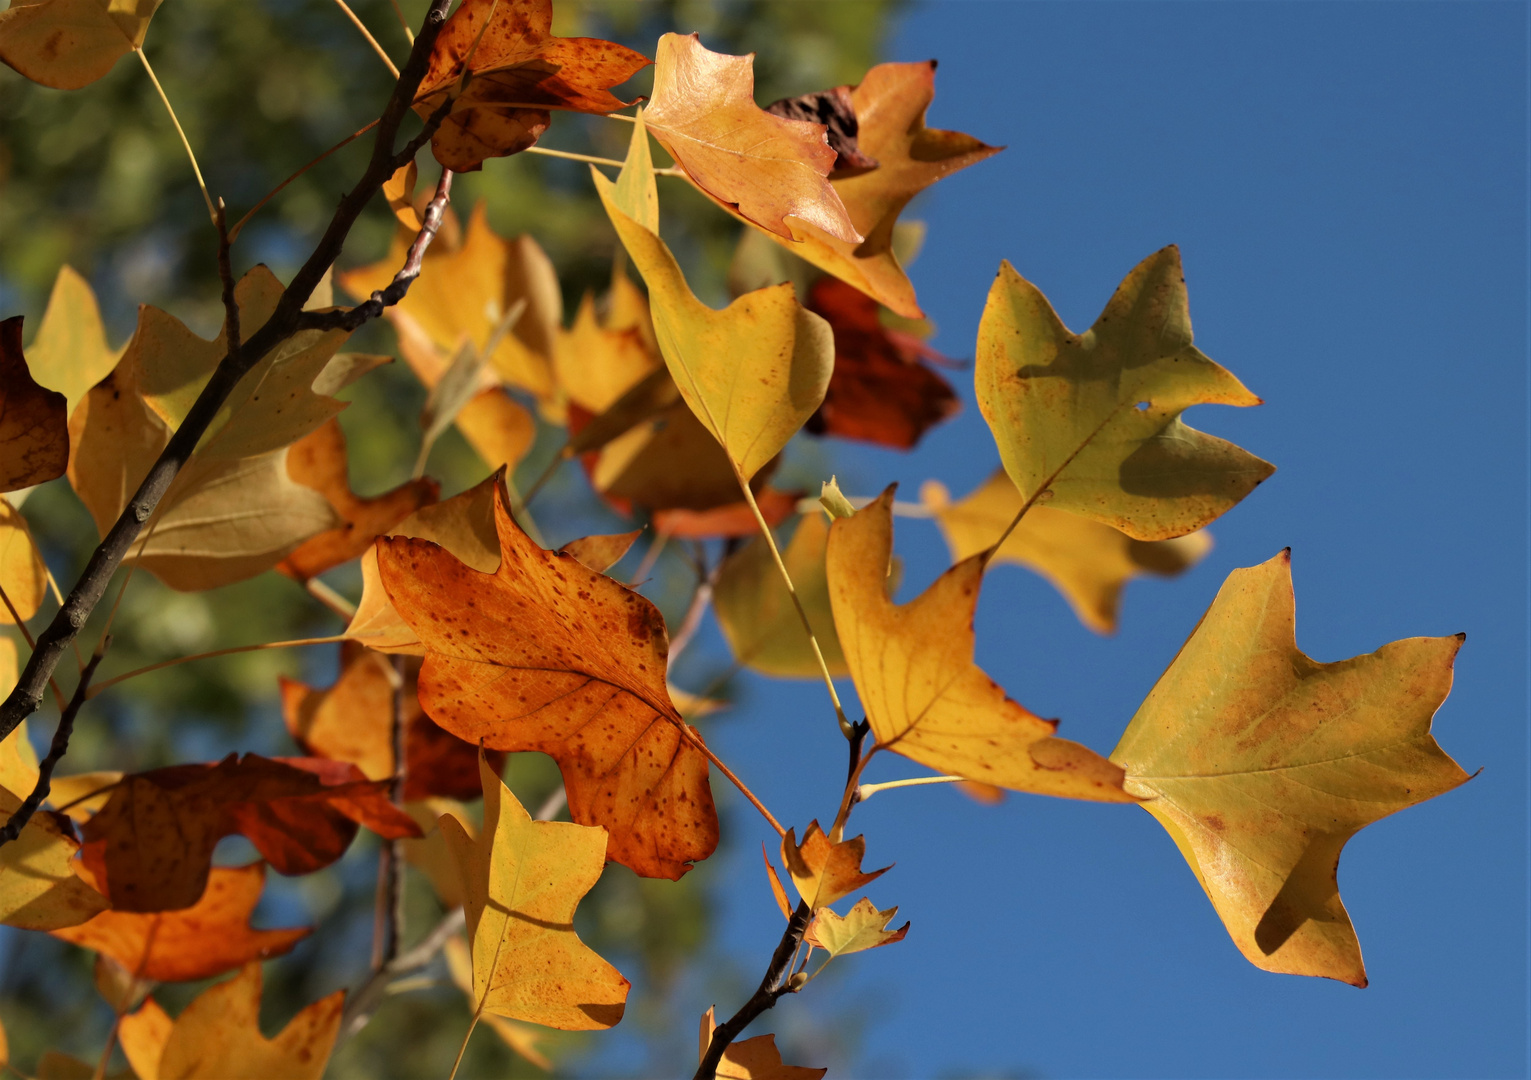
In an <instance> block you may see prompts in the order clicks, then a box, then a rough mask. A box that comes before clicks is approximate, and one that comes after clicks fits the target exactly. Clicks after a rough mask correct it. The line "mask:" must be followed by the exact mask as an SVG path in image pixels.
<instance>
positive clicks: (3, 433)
mask: <svg viewBox="0 0 1531 1080" xmlns="http://www.w3.org/2000/svg"><path fill="white" fill-rule="evenodd" d="M7 14H8V13H7ZM21 323H22V318H21V316H20V315H17V316H16V317H14V318H11V319H5V320H4V321H0V491H15V490H16V489H17V488H25V487H31V486H32V485H33V484H41V483H43V482H44V481H46V480H52V479H53V478H54V477H55V476H63V475H64V469H65V468H66V467H67V466H68V465H69V414H68V411H67V409H66V407H65V398H64V395H63V394H60V393H57V392H55V391H53V390H47V389H44V388H43V387H41V386H39V385H38V384H37V383H36V381H34V380H33V378H32V372H31V370H30V369H29V368H28V367H27V358H26V356H25V355H23V354H22V351H21Z"/></svg>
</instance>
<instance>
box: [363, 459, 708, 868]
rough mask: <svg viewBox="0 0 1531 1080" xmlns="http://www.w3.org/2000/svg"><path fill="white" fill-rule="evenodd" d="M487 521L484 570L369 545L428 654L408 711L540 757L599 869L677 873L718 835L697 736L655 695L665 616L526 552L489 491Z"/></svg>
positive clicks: (550, 557) (431, 547) (412, 544)
mask: <svg viewBox="0 0 1531 1080" xmlns="http://www.w3.org/2000/svg"><path fill="white" fill-rule="evenodd" d="M494 517H495V526H496V530H497V532H498V536H499V545H500V554H501V558H500V563H499V568H498V569H497V570H495V571H494V572H493V573H484V572H481V571H479V570H475V569H474V568H473V567H471V566H468V565H465V564H464V563H462V562H461V561H460V560H458V559H457V558H456V557H454V556H453V555H451V554H450V553H449V552H447V551H444V550H442V549H441V548H440V547H438V546H437V545H436V544H432V543H429V542H426V541H421V540H415V539H408V538H404V537H385V538H383V539H381V540H379V541H378V569H379V571H380V572H381V575H382V580H383V584H384V585H385V587H386V588H387V590H388V596H389V599H390V600H391V601H392V602H393V605H394V608H395V610H396V611H397V612H398V613H399V614H400V615H401V616H402V617H403V618H404V620H405V621H406V622H408V623H409V625H410V627H411V628H412V629H413V630H414V632H415V633H416V634H417V635H418V636H419V639H420V640H421V641H422V642H423V643H424V644H425V646H426V659H425V666H424V668H422V670H421V672H420V702H421V704H422V705H424V706H425V709H426V711H427V712H428V713H429V714H430V715H431V717H432V718H433V719H435V720H436V722H437V723H439V724H441V726H442V727H444V728H446V729H447V730H448V731H451V732H452V733H453V734H455V735H457V736H459V737H460V738H463V739H465V740H467V741H469V742H473V743H477V744H479V745H482V746H487V747H493V748H495V749H499V750H537V751H541V752H542V753H545V754H548V755H550V756H551V757H552V758H553V759H554V760H556V761H557V762H558V765H559V768H560V769H561V770H562V772H563V777H564V785H565V787H566V788H567V789H568V794H569V809H570V813H571V814H572V816H573V818H574V820H575V821H576V822H579V823H580V824H587V825H602V826H604V827H606V828H607V829H608V830H609V831H610V833H611V846H610V850H609V852H608V857H609V858H611V859H613V860H615V861H617V862H620V863H622V864H623V865H624V866H627V867H629V868H631V869H632V870H634V871H635V872H637V873H639V874H642V875H644V876H646V877H668V878H672V879H674V878H679V877H680V876H681V875H682V874H684V873H685V872H686V871H687V870H688V869H690V864H691V863H692V862H695V861H698V860H701V859H705V858H706V857H707V856H708V855H710V854H711V853H712V850H713V848H714V847H716V846H717V840H718V824H717V814H716V812H715V811H714V810H713V805H712V793H711V791H710V790H709V788H708V784H707V759H706V757H705V755H704V754H703V753H702V751H701V750H700V749H699V745H698V744H699V743H700V741H701V737H700V736H699V735H697V734H696V733H695V732H694V731H693V730H692V729H691V728H690V727H688V726H687V725H686V724H685V722H684V721H683V720H681V718H680V714H679V713H678V712H677V711H676V709H675V706H674V704H673V703H672V702H671V700H670V695H669V692H668V690H667V689H666V687H665V666H666V654H667V652H668V640H667V637H666V633H665V626H664V619H663V618H662V617H661V616H660V614H659V612H658V610H657V609H656V608H655V607H654V606H653V605H652V604H651V603H649V601H648V600H646V599H644V598H643V597H642V596H639V595H638V594H637V593H635V592H632V591H631V590H629V589H627V588H625V587H623V586H622V585H619V584H618V583H617V582H615V581H613V580H612V579H611V578H609V577H606V576H605V575H603V574H597V573H595V572H594V571H592V570H590V569H589V568H587V567H585V566H582V565H581V564H580V563H579V561H578V560H576V559H575V558H574V557H573V556H570V555H559V554H555V553H554V552H551V551H544V550H543V549H542V548H540V547H538V546H537V545H536V544H534V543H533V542H532V541H531V540H530V539H529V538H528V537H527V536H526V534H525V533H523V532H522V531H521V528H520V526H518V525H517V524H516V523H515V521H514V520H513V519H512V518H511V516H510V511H509V509H508V506H507V504H506V500H505V496H504V494H503V492H501V491H499V490H498V489H496V492H495V506H494Z"/></svg>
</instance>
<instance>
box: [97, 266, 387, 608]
mask: <svg viewBox="0 0 1531 1080" xmlns="http://www.w3.org/2000/svg"><path fill="white" fill-rule="evenodd" d="M281 295H282V285H281V283H280V282H279V281H277V279H276V277H275V276H274V275H273V274H272V273H271V272H270V271H269V270H267V269H266V268H265V267H264V266H257V267H255V268H254V269H253V270H251V271H250V272H249V273H248V274H246V275H245V276H244V278H243V279H242V280H241V281H240V282H239V284H238V286H237V287H236V289H235V297H236V299H237V300H238V302H239V306H240V317H241V320H242V325H243V327H244V329H245V331H246V332H247V333H253V332H254V331H255V330H256V329H258V328H259V327H260V326H261V325H262V324H263V323H264V322H265V321H266V319H267V318H269V317H270V315H271V313H272V311H274V310H275V308H276V303H277V301H278V299H279V298H280V297H281ZM346 337H347V335H346V334H345V333H343V332H341V331H328V332H323V333H321V332H319V331H312V330H309V331H302V332H300V333H298V334H297V335H295V336H294V337H293V338H291V339H290V340H289V341H287V342H286V343H285V344H283V345H281V346H279V347H278V348H277V349H275V350H273V351H272V352H271V353H268V354H267V355H266V356H265V357H264V358H262V359H261V360H260V361H259V363H257V364H256V365H255V367H254V368H253V369H252V370H251V371H250V373H249V374H247V375H246V376H245V377H244V378H243V379H241V380H240V382H239V384H238V385H237V386H236V387H235V388H234V391H233V393H232V394H231V395H230V396H229V399H228V401H227V402H226V403H225V405H224V407H223V409H221V410H220V411H219V414H218V416H217V417H215V418H214V420H213V425H212V427H211V428H210V429H209V432H208V434H207V435H204V436H203V438H202V441H201V443H200V444H199V446H198V448H197V452H196V453H195V455H193V457H192V459H191V461H190V462H188V463H187V465H186V466H185V467H184V468H182V469H181V471H180V473H179V474H178V475H177V476H176V478H175V481H174V482H173V483H172V484H171V486H170V489H169V490H168V491H167V492H166V493H165V496H164V498H163V499H161V501H160V504H159V509H158V510H157V511H156V516H155V518H154V522H153V524H152V525H151V526H150V527H149V528H148V529H146V530H145V532H144V536H143V539H141V540H140V541H139V542H138V543H137V544H135V545H134V547H133V549H132V554H133V556H134V557H136V558H137V559H138V561H139V563H140V565H142V566H143V567H144V568H145V569H148V570H150V571H152V572H153V573H154V574H155V575H156V576H158V577H159V578H160V579H161V580H162V581H164V582H165V583H166V584H167V585H169V586H171V587H172V588H175V589H182V590H194V589H209V588H213V587H215V586H218V585H225V584H229V583H230V582H234V581H240V580H243V579H244V578H248V577H252V576H254V575H255V574H258V573H260V572H262V571H264V570H268V569H270V568H271V567H272V566H274V565H275V564H276V563H277V562H279V561H280V560H281V559H282V558H284V557H285V556H286V555H287V554H288V553H289V552H291V551H292V550H293V549H294V548H296V547H297V546H298V545H299V544H301V543H302V542H303V541H304V540H306V539H308V538H309V537H311V536H313V535H315V534H317V533H320V532H323V531H325V530H326V529H329V528H331V527H333V526H335V525H336V524H337V521H336V516H335V512H334V510H333V509H332V508H331V507H330V504H329V502H328V500H326V499H325V498H324V496H323V495H321V494H319V493H318V492H317V491H314V490H312V489H310V488H307V487H303V486H302V485H300V484H297V483H295V482H294V481H293V480H292V478H291V477H289V476H288V474H287V465H286V458H287V449H288V446H289V444H291V443H293V442H295V441H296V440H298V439H301V438H302V437H303V436H305V435H307V434H308V433H309V432H311V431H313V430H314V429H315V428H317V427H319V426H320V425H322V424H323V423H324V422H325V421H326V420H328V419H330V418H331V417H332V416H334V415H335V414H336V413H338V412H339V411H340V410H341V409H342V408H344V405H343V404H342V403H341V402H339V401H336V400H335V399H334V398H333V397H332V396H331V395H332V394H333V393H334V392H335V391H336V390H338V389H339V388H340V387H341V386H343V385H344V383H345V382H346V381H347V379H349V378H353V377H355V376H356V375H358V374H360V373H361V372H363V371H365V370H367V369H368V364H367V363H361V364H358V363H357V362H356V361H355V359H354V358H352V357H349V356H337V355H336V351H337V350H338V349H339V347H340V345H341V344H342V343H343V342H344V341H345V340H346ZM223 355H224V340H223V335H222V333H220V335H219V336H218V338H216V339H215V340H212V341H207V340H205V339H203V338H200V337H198V336H197V335H195V334H193V333H192V332H191V331H190V330H188V329H187V328H186V327H185V326H184V325H183V324H182V323H181V322H180V321H179V320H177V319H175V318H172V317H171V316H170V315H167V314H166V313H164V312H162V311H160V310H158V309H156V308H153V307H149V306H147V305H145V306H143V307H142V308H140V309H139V317H138V328H137V330H136V332H135V333H134V335H133V339H132V341H130V342H129V343H128V347H127V350H126V352H124V354H123V356H122V359H121V360H120V361H119V362H118V364H117V367H116V368H115V369H114V370H113V372H112V373H111V374H110V375H109V376H107V377H106V379H104V380H103V381H102V382H100V383H99V384H98V385H96V386H95V387H93V388H92V389H91V391H90V392H89V393H88V394H87V395H86V396H85V399H84V400H83V401H82V402H81V403H80V405H79V407H78V408H77V409H76V410H75V411H74V414H73V415H72V416H71V417H70V423H69V430H70V434H71V437H72V439H73V442H74V445H73V447H72V449H71V454H70V462H69V481H70V483H71V484H73V485H74V489H75V492H76V494H78V495H79V496H80V499H81V501H83V502H84V503H85V505H86V508H87V509H89V510H90V512H91V516H92V517H93V518H94V519H95V521H96V527H97V528H98V529H99V530H100V532H101V533H102V534H103V535H104V534H105V533H106V531H107V530H108V529H109V528H110V527H111V525H112V524H113V523H114V522H115V521H116V520H117V518H118V516H119V515H120V514H121V513H122V511H123V508H124V507H126V505H127V503H128V500H129V499H130V498H131V497H132V495H133V492H134V491H135V490H136V489H137V487H138V484H139V482H140V481H141V480H142V479H143V477H144V475H145V474H146V473H147V472H148V470H149V467H150V466H151V465H152V464H153V463H154V461H155V460H156V459H157V458H158V457H159V455H160V452H161V451H162V450H163V449H164V447H165V445H166V443H168V442H169V441H170V435H171V433H172V432H173V431H174V430H175V429H176V427H178V426H179V424H180V423H181V421H182V419H184V418H185V415H186V413H187V411H188V410H189V409H190V408H191V405H192V402H193V401H195V400H196V397H197V395H198V394H199V393H200V392H201V389H202V387H203V386H204V385H206V383H207V380H208V379H209V378H210V377H211V375H212V373H213V370H214V369H215V368H216V367H217V365H218V362H219V361H220V360H221V359H222V358H223ZM332 365H334V370H333V371H332V370H331V368H332ZM326 376H329V377H326Z"/></svg>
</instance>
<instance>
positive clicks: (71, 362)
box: [0, 7, 122, 416]
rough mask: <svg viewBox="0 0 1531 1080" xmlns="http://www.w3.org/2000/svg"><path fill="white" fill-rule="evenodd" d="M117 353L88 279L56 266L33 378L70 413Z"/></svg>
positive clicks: (32, 350) (33, 356)
mask: <svg viewBox="0 0 1531 1080" xmlns="http://www.w3.org/2000/svg"><path fill="white" fill-rule="evenodd" d="M11 10H12V11H14V10H15V8H14V7H13V8H12V9H11ZM0 18H4V16H3V15H0ZM121 356H122V349H121V348H116V349H114V348H112V347H111V346H110V345H109V344H108V343H107V340H106V327H105V326H104V325H103V324H102V322H101V309H100V307H99V306H98V305H97V303H96V294H95V292H94V291H92V289H91V287H90V283H89V282H87V281H86V280H85V279H84V278H83V277H81V276H80V275H79V273H78V272H77V271H75V269H74V268H73V267H71V266H61V267H59V271H58V276H57V277H55V278H54V279H53V291H52V292H51V293H49V295H48V306H47V308H46V309H45V310H44V311H43V318H42V322H41V323H39V324H38V326H37V336H36V337H35V338H33V339H32V344H31V346H30V347H29V348H28V349H27V364H28V365H29V366H30V367H31V369H32V377H33V378H35V379H36V380H37V381H38V382H39V383H40V384H42V385H43V386H46V387H47V388H48V389H49V390H57V391H58V392H59V393H61V394H63V395H64V398H65V401H66V403H67V404H66V406H65V407H66V408H67V409H68V411H69V414H70V415H71V416H73V415H74V410H75V406H77V405H79V403H80V401H81V399H83V398H84V397H85V395H86V393H88V392H89V391H90V388H91V387H92V386H95V385H96V383H98V382H100V381H101V380H102V379H104V378H106V377H107V376H108V375H109V374H111V371H112V368H114V367H116V366H117V361H118V359H119V358H121Z"/></svg>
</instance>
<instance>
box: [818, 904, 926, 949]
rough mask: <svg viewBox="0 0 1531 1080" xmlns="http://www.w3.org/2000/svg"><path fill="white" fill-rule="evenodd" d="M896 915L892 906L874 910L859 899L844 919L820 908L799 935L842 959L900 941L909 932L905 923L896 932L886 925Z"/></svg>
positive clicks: (896, 910) (896, 912)
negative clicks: (847, 955) (848, 955)
mask: <svg viewBox="0 0 1531 1080" xmlns="http://www.w3.org/2000/svg"><path fill="white" fill-rule="evenodd" d="M897 914H898V908H896V907H891V908H889V909H888V910H887V911H878V910H877V908H876V906H875V905H874V904H873V903H872V901H871V900H869V899H867V898H866V897H865V896H863V897H862V898H861V899H860V900H857V901H856V905H855V907H853V908H851V910H850V911H849V912H848V913H847V914H846V915H845V917H844V918H841V917H840V916H839V915H836V914H835V913H834V911H832V910H831V909H829V908H821V909H820V910H819V913H818V914H817V915H815V916H814V918H813V922H811V923H810V924H809V925H808V929H807V930H806V931H805V932H804V933H803V940H804V941H806V942H807V943H808V944H810V945H813V946H815V947H817V948H820V949H823V950H824V951H825V952H827V953H829V955H830V956H844V955H846V954H847V953H856V952H864V951H865V950H867V949H875V948H877V947H878V946H880V945H892V944H893V943H894V942H895V941H903V940H904V935H905V934H907V933H909V924H908V923H905V924H904V925H903V926H901V927H899V928H898V929H897V930H889V929H888V924H889V923H890V922H892V921H893V917H894V916H895V915H897Z"/></svg>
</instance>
